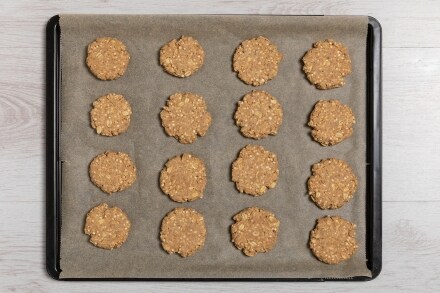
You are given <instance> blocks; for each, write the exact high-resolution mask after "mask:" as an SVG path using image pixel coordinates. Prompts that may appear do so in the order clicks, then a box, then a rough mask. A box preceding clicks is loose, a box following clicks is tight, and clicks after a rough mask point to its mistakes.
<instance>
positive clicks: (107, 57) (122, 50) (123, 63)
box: [86, 38, 130, 80]
mask: <svg viewBox="0 0 440 293" xmlns="http://www.w3.org/2000/svg"><path fill="white" fill-rule="evenodd" d="M129 61H130V53H128V51H127V47H126V46H125V45H124V43H122V42H121V41H120V40H118V39H115V38H98V39H96V40H95V41H93V42H92V43H90V44H89V46H88V47H87V58H86V63H87V66H88V67H89V69H90V72H91V73H92V74H93V75H94V76H96V77H97V78H99V79H101V80H114V79H117V78H119V77H121V76H122V75H124V73H125V71H126V70H127V67H128V63H129Z"/></svg>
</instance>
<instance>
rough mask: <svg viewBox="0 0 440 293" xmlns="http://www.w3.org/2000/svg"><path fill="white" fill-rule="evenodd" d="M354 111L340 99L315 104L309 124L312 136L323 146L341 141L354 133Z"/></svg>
mask: <svg viewBox="0 0 440 293" xmlns="http://www.w3.org/2000/svg"><path fill="white" fill-rule="evenodd" d="M355 123H356V119H355V117H354V114H353V111H352V110H351V109H350V107H348V106H347V105H344V104H342V103H341V102H340V101H338V100H320V101H319V102H317V103H316V104H315V107H314V108H313V111H312V113H311V114H310V120H309V123H308V125H309V126H310V127H312V137H313V139H314V140H315V141H317V142H319V143H320V144H321V145H323V146H331V145H335V144H338V143H340V142H341V141H343V140H344V139H346V138H348V137H350V136H351V135H352V133H353V124H355Z"/></svg>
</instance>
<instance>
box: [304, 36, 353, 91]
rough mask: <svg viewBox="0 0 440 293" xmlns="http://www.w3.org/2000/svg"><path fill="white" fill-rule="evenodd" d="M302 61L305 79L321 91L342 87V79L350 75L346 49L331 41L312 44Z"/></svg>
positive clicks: (348, 57)
mask: <svg viewBox="0 0 440 293" xmlns="http://www.w3.org/2000/svg"><path fill="white" fill-rule="evenodd" d="M302 60H303V62H304V66H303V71H304V73H305V74H306V75H307V79H308V80H309V81H310V82H311V83H312V84H314V85H315V86H316V88H318V89H321V90H327V89H333V88H338V87H341V86H343V85H344V84H345V81H344V77H345V76H347V75H349V74H350V73H351V59H350V55H349V54H348V50H347V48H346V47H345V46H344V45H343V44H341V43H338V42H336V41H333V40H324V41H318V42H316V43H314V44H313V48H312V49H310V50H309V51H307V53H306V54H305V55H304V57H303V59H302Z"/></svg>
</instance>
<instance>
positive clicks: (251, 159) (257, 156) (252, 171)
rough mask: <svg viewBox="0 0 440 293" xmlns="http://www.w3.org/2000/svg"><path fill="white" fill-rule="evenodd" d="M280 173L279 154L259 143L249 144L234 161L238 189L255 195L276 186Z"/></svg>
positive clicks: (235, 180)
mask: <svg viewBox="0 0 440 293" xmlns="http://www.w3.org/2000/svg"><path fill="white" fill-rule="evenodd" d="M278 174H279V170H278V159H277V156H276V155H275V154H274V153H272V152H270V151H268V150H266V149H264V148H263V147H262V146H259V145H247V146H246V147H244V148H243V149H241V151H240V153H239V155H238V158H237V159H236V160H235V161H234V163H232V181H234V182H235V186H236V187H237V189H238V191H240V192H244V193H247V194H249V195H253V196H259V195H262V194H264V193H265V192H266V190H267V189H268V188H274V187H275V185H276V184H277V180H278Z"/></svg>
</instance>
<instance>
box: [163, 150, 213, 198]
mask: <svg viewBox="0 0 440 293" xmlns="http://www.w3.org/2000/svg"><path fill="white" fill-rule="evenodd" d="M205 186H206V168H205V164H204V163H203V161H202V160H200V159H199V158H197V157H195V156H193V155H191V154H183V155H180V156H176V157H174V158H171V159H169V160H168V162H167V163H166V164H165V167H164V168H163V169H162V171H161V172H160V188H161V189H162V191H163V192H164V193H165V194H167V195H168V196H169V197H170V198H171V199H172V200H174V201H177V202H186V201H193V200H196V199H198V198H201V197H202V196H203V191H204V190H205Z"/></svg>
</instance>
